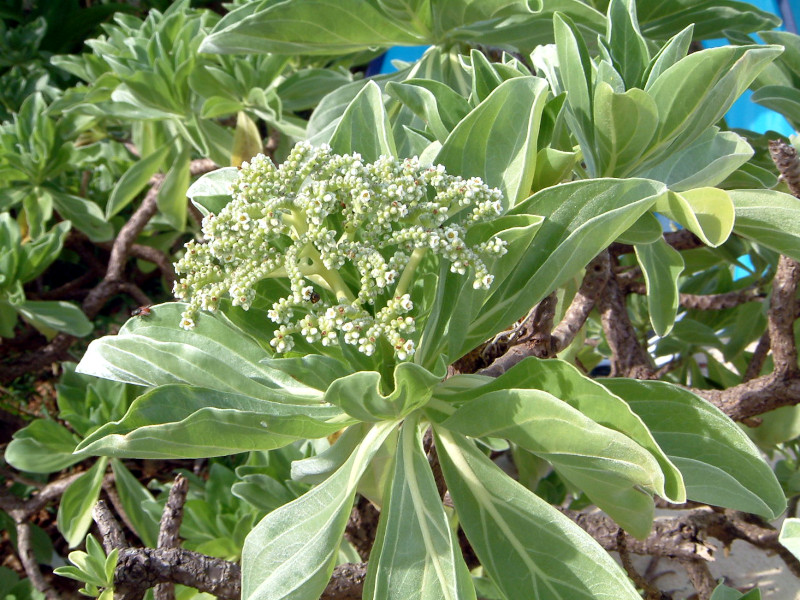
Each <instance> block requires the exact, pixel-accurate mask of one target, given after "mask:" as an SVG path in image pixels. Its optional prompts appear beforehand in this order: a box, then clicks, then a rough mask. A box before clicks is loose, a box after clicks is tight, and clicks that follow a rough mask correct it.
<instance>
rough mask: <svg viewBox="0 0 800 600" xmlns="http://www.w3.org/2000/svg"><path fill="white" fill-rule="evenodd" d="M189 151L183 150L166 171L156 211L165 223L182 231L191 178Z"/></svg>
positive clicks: (159, 191)
mask: <svg viewBox="0 0 800 600" xmlns="http://www.w3.org/2000/svg"><path fill="white" fill-rule="evenodd" d="M190 158H191V156H190V155H189V149H188V148H184V149H183V151H182V152H181V153H180V154H179V155H178V158H177V159H176V161H175V163H174V164H173V165H172V166H171V167H170V169H169V171H167V175H166V176H165V177H164V181H163V183H162V184H161V188H159V190H158V210H159V211H160V212H161V214H162V215H163V216H164V217H165V218H166V220H167V222H168V223H169V224H170V225H171V226H172V227H174V228H175V229H177V230H178V231H182V230H183V227H184V225H185V224H186V210H187V206H186V205H187V202H186V190H187V189H189V182H190V180H191V176H190V173H189V166H190V165H189V163H190Z"/></svg>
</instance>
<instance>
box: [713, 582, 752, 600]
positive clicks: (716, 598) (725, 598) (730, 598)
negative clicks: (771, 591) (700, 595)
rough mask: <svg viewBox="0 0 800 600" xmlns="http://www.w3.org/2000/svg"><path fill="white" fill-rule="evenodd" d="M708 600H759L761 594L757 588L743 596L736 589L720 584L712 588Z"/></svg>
mask: <svg viewBox="0 0 800 600" xmlns="http://www.w3.org/2000/svg"><path fill="white" fill-rule="evenodd" d="M709 600H761V592H760V591H759V589H758V588H754V589H752V590H750V591H749V592H747V593H746V594H744V593H742V592H740V591H739V590H737V589H734V588H730V587H728V586H727V585H724V584H722V583H720V584H719V585H718V586H717V587H715V588H714V592H713V593H712V594H711V598H709Z"/></svg>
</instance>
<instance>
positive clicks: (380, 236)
mask: <svg viewBox="0 0 800 600" xmlns="http://www.w3.org/2000/svg"><path fill="white" fill-rule="evenodd" d="M231 198H232V199H231V201H230V202H229V203H228V204H227V205H226V206H225V207H224V208H223V209H222V210H221V211H220V212H219V214H216V215H213V214H209V215H207V216H206V217H205V219H204V220H203V237H204V239H203V241H201V242H197V241H191V242H189V243H188V244H187V245H186V254H185V256H184V257H183V258H182V259H181V260H180V261H178V263H177V264H176V271H177V272H178V274H179V275H180V276H181V278H180V279H179V280H178V281H177V282H176V284H175V289H174V292H175V296H176V297H177V298H180V299H184V300H186V301H187V302H188V306H187V308H186V310H185V312H184V313H183V320H182V323H181V325H182V326H183V327H184V328H186V329H191V328H192V327H193V326H194V322H195V318H196V315H197V313H198V311H200V310H206V311H211V312H214V311H216V310H217V308H218V307H219V303H220V300H222V298H224V297H225V296H226V295H229V296H230V298H231V299H232V304H233V305H234V306H241V307H242V308H244V309H248V308H250V306H251V304H252V302H253V300H254V298H255V294H256V284H258V283H259V282H260V281H262V280H264V279H266V278H283V279H284V280H288V293H287V294H286V295H285V296H283V297H281V298H279V299H277V300H275V301H274V303H273V304H272V307H271V309H270V310H269V311H268V316H269V319H270V320H271V321H272V322H273V323H275V325H276V328H275V332H274V336H273V338H272V340H271V342H270V343H271V345H272V346H273V347H274V349H275V351H276V352H277V353H284V352H288V351H289V350H291V349H292V347H293V345H294V336H298V335H299V336H302V337H303V338H304V339H305V340H306V341H307V342H309V343H312V344H315V343H321V344H322V345H324V346H333V345H337V344H341V343H345V344H350V345H353V346H357V348H358V350H359V352H361V353H363V354H365V355H367V356H371V355H372V354H373V353H374V352H375V351H376V348H377V346H378V344H379V343H381V341H382V340H385V341H386V342H388V343H389V344H391V347H392V348H393V349H394V353H395V355H396V357H397V358H398V359H399V360H406V359H407V358H409V357H411V356H412V355H413V354H414V350H415V342H414V333H415V331H416V326H417V323H416V320H415V317H416V316H417V315H416V314H415V307H414V302H412V299H411V288H412V286H413V284H414V282H415V281H417V277H418V275H419V273H417V270H418V267H419V266H420V264H421V263H422V262H423V260H426V259H429V258H430V257H439V258H443V259H446V260H447V261H449V264H450V271H451V272H453V273H459V274H462V275H465V276H469V277H471V278H472V283H473V286H474V287H475V288H476V289H478V288H484V289H486V288H488V287H489V286H490V285H491V283H492V279H493V277H492V274H491V273H489V271H488V269H487V267H486V262H485V259H489V258H490V257H496V256H500V255H502V254H503V253H504V252H505V243H504V242H503V241H502V240H500V239H499V238H497V237H493V238H490V239H489V240H485V241H483V242H480V243H477V244H474V245H470V244H468V243H467V241H466V237H467V231H468V230H469V228H470V227H472V226H473V225H475V224H478V223H481V222H484V221H487V220H490V219H492V218H495V217H497V216H498V215H500V214H501V212H502V210H503V208H502V207H503V204H502V195H501V193H500V191H499V190H497V189H495V188H490V187H489V186H487V185H486V184H485V183H484V182H483V181H481V179H479V178H471V179H463V178H461V177H458V176H454V175H448V174H447V173H446V172H445V169H444V167H442V166H441V165H434V166H425V165H422V164H420V161H419V159H417V158H416V157H414V158H405V159H398V158H395V157H392V156H381V157H379V158H378V159H377V160H376V161H375V162H372V163H367V162H364V161H363V160H362V159H361V157H360V155H358V154H352V155H348V154H346V155H338V154H335V153H333V151H332V150H331V148H330V147H329V146H324V145H323V146H320V147H316V148H315V147H312V146H311V145H310V144H308V143H299V144H297V145H296V146H295V147H294V148H293V150H292V151H291V152H290V154H289V156H288V157H287V159H286V161H285V162H284V163H282V164H281V165H280V166H279V167H276V166H275V165H274V164H273V163H272V161H271V160H270V159H269V158H267V157H266V156H264V155H258V156H256V157H255V158H253V159H252V160H251V161H250V162H249V163H244V164H243V165H242V168H241V170H240V171H239V173H238V177H237V178H236V179H235V180H234V182H233V184H232V189H231Z"/></svg>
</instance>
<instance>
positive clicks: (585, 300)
mask: <svg viewBox="0 0 800 600" xmlns="http://www.w3.org/2000/svg"><path fill="white" fill-rule="evenodd" d="M609 276H610V262H609V255H608V253H607V252H603V253H601V254H600V255H598V256H597V257H596V258H595V259H594V260H593V261H592V262H591V263H589V265H588V266H587V267H586V275H585V276H584V278H583V282H582V283H581V287H580V289H579V290H578V293H577V294H576V295H575V298H573V299H572V302H571V303H570V305H569V308H567V311H566V312H565V313H564V318H563V319H562V320H561V322H560V323H559V324H558V325H557V326H556V327H555V329H553V328H552V327H553V318H554V317H555V309H556V296H555V294H551V295H549V296H548V297H547V298H545V299H544V300H542V302H540V303H539V304H538V305H537V306H536V307H535V309H534V310H533V311H532V314H531V319H530V325H527V328H528V329H529V331H528V332H527V334H526V335H524V336H520V337H519V338H518V342H517V343H516V344H514V345H513V346H511V347H510V348H508V349H507V350H506V351H505V352H504V353H503V354H502V355H501V356H499V357H498V358H496V359H495V360H494V362H492V364H491V365H489V366H488V367H486V368H484V369H480V370H478V371H477V373H479V374H481V375H488V376H490V377H498V376H499V375H502V374H503V373H505V372H506V371H507V370H508V369H510V368H511V367H513V366H514V365H515V364H517V363H518V362H520V361H521V360H522V359H524V358H526V357H528V356H537V357H539V358H551V357H553V356H555V355H556V354H558V353H559V352H561V351H562V350H564V349H565V348H566V347H567V346H569V345H570V344H571V343H572V340H573V339H575V335H576V334H577V333H578V331H579V330H580V328H581V327H583V325H584V323H586V319H588V318H589V314H590V313H591V312H592V309H593V308H594V306H595V303H596V302H597V299H598V298H599V297H600V294H601V293H602V291H603V289H604V288H605V286H606V282H607V281H608V278H609ZM551 330H552V331H551Z"/></svg>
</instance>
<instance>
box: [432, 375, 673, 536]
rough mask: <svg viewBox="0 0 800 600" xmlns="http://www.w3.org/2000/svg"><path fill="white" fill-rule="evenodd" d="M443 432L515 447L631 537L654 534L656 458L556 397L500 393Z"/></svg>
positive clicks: (461, 412)
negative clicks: (541, 461)
mask: <svg viewBox="0 0 800 600" xmlns="http://www.w3.org/2000/svg"><path fill="white" fill-rule="evenodd" d="M442 427H445V428H447V429H450V430H452V431H457V432H459V433H461V434H463V435H468V436H470V437H474V438H482V437H497V438H503V439H507V440H509V441H511V442H514V443H515V444H517V445H519V446H521V447H522V448H525V449H526V450H529V451H530V452H533V453H534V454H536V455H537V456H539V457H541V458H543V459H545V460H547V461H548V462H550V463H551V464H552V465H553V468H554V469H555V470H556V471H557V472H558V474H559V475H560V476H561V477H563V478H564V479H566V480H567V481H569V482H570V483H572V484H573V485H575V486H577V487H578V488H580V489H582V490H583V491H584V492H586V495H587V496H589V498H590V499H591V500H592V501H593V502H594V503H595V504H597V505H598V506H599V507H600V508H602V509H603V510H604V511H605V512H607V513H608V514H609V516H611V517H612V518H613V519H614V520H615V521H617V522H618V523H619V524H620V526H622V527H623V528H624V529H625V530H627V531H629V532H630V533H631V534H632V535H635V536H636V537H639V538H642V539H643V538H646V537H647V535H648V534H649V533H650V526H651V523H652V520H653V510H654V504H653V499H652V497H651V496H650V495H649V494H648V492H649V493H650V494H652V493H655V492H656V491H658V490H663V488H664V475H663V473H662V471H661V468H660V466H659V464H658V462H657V461H656V460H655V457H654V456H653V455H652V454H650V453H649V452H648V451H647V450H646V449H645V448H643V447H642V446H640V445H639V444H637V443H636V442H634V441H633V440H631V439H630V438H629V437H628V436H626V435H624V434H621V433H619V432H617V431H614V430H612V429H608V428H607V427H603V426H602V425H600V424H599V423H597V422H595V421H593V420H592V419H590V418H589V417H587V416H586V415H585V414H583V413H581V412H580V411H578V410H576V409H575V408H573V407H571V406H570V405H569V404H568V403H566V402H564V401H562V400H559V399H558V398H556V397H555V396H552V395H550V394H548V393H547V392H543V391H540V390H529V389H506V390H497V391H494V392H490V393H488V394H484V395H482V396H481V397H480V398H477V399H475V400H472V401H471V402H468V403H467V404H464V405H463V406H461V407H460V408H459V409H458V410H457V411H456V412H455V413H454V414H453V415H452V416H451V417H449V418H448V419H447V420H445V421H444V422H443V423H442ZM643 490H645V491H643Z"/></svg>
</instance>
